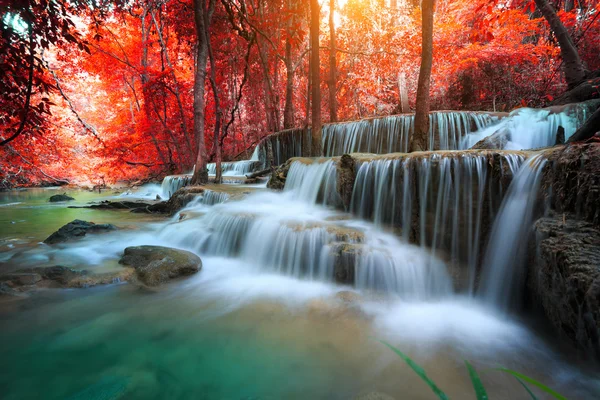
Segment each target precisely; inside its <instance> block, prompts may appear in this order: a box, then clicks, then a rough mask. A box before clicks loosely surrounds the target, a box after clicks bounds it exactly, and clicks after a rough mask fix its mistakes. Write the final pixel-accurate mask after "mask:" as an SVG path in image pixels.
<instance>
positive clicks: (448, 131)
mask: <svg viewBox="0 0 600 400" xmlns="http://www.w3.org/2000/svg"><path fill="white" fill-rule="evenodd" d="M496 120H497V118H496V117H493V116H491V115H489V114H485V113H475V112H471V111H437V112H432V113H431V114H430V115H429V121H430V124H429V149H430V150H457V149H459V148H460V141H461V138H462V137H464V136H465V135H468V134H469V133H471V132H473V131H476V130H479V129H482V128H484V127H486V126H488V125H490V124H493V123H494V122H495V121H496ZM413 131H414V115H393V116H389V117H382V118H372V119H365V120H360V121H354V122H343V123H338V124H326V125H324V126H323V139H322V147H323V154H324V155H326V156H328V157H333V156H341V155H342V154H350V153H374V154H385V153H405V152H407V151H408V144H409V138H410V135H411V134H412V133H413Z"/></svg>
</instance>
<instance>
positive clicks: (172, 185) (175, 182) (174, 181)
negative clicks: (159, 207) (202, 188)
mask: <svg viewBox="0 0 600 400" xmlns="http://www.w3.org/2000/svg"><path fill="white" fill-rule="evenodd" d="M191 182H192V175H171V176H166V177H165V178H164V179H163V181H162V184H161V191H162V194H163V195H162V197H163V198H166V199H168V198H170V197H171V196H172V195H173V193H175V192H176V191H178V190H179V189H181V188H182V187H184V186H187V185H189V184H190V183H191Z"/></svg>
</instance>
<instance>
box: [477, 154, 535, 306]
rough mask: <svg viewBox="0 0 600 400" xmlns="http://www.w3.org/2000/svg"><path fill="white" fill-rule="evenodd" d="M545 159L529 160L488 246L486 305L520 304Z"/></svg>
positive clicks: (484, 286) (511, 190)
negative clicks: (528, 247) (526, 258)
mask: <svg viewBox="0 0 600 400" xmlns="http://www.w3.org/2000/svg"><path fill="white" fill-rule="evenodd" d="M545 165H546V159H545V158H544V157H543V156H542V155H536V156H533V157H531V158H530V159H528V160H527V161H526V162H525V163H524V164H523V166H522V167H521V168H520V169H519V172H518V173H517V175H516V176H515V178H514V180H513V182H512V183H511V185H510V187H509V189H508V193H507V194H506V197H505V198H504V201H503V202H502V206H501V209H500V212H499V213H498V216H497V217H496V220H495V222H494V226H493V228H492V233H491V236H490V239H489V242H488V245H487V250H486V253H485V257H484V263H483V265H484V269H483V274H482V278H481V288H480V292H481V295H482V296H483V297H484V299H485V300H486V301H488V302H489V303H492V304H494V305H497V306H498V307H500V308H502V309H507V308H508V307H510V306H511V305H513V304H514V303H518V300H519V298H520V296H521V293H520V291H521V289H522V286H523V283H524V280H525V265H524V261H525V257H526V254H527V246H528V242H529V240H528V238H529V234H530V232H531V225H532V223H533V218H534V214H536V210H535V207H536V205H537V204H538V190H539V187H540V183H541V177H542V171H543V168H544V166H545Z"/></svg>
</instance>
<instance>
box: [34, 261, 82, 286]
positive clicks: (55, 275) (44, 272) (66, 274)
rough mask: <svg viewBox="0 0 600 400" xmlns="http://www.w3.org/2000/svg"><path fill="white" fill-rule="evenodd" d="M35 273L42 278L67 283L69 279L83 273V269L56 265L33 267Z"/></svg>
mask: <svg viewBox="0 0 600 400" xmlns="http://www.w3.org/2000/svg"><path fill="white" fill-rule="evenodd" d="M33 271H35V272H36V273H37V274H39V275H40V276H41V277H42V278H43V279H45V280H50V281H55V282H57V283H59V284H61V285H67V284H68V283H69V282H70V281H72V280H73V279H75V278H78V277H80V276H82V275H84V274H85V272H84V271H77V270H74V269H72V268H68V267H63V266H62V265H56V266H54V267H46V268H34V269H33Z"/></svg>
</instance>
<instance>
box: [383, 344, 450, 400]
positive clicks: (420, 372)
mask: <svg viewBox="0 0 600 400" xmlns="http://www.w3.org/2000/svg"><path fill="white" fill-rule="evenodd" d="M379 342H381V343H383V344H384V345H386V346H387V347H389V348H390V349H391V350H392V351H393V352H394V353H396V354H398V355H399V356H400V358H402V359H403V360H404V362H406V364H408V366H409V367H411V368H412V370H413V371H415V373H416V374H417V375H419V377H420V378H421V379H422V380H424V381H425V383H427V385H428V386H429V387H430V388H431V390H433V392H434V393H435V394H436V395H437V396H438V397H439V398H440V400H448V396H446V394H445V393H444V392H442V391H441V390H440V388H438V387H437V385H436V384H435V383H434V382H433V381H432V380H431V379H429V377H428V376H427V374H426V373H425V370H424V369H423V368H422V367H421V366H420V365H419V364H417V363H416V362H414V361H413V360H411V359H410V358H409V357H408V356H407V355H406V354H404V353H402V352H401V351H400V350H398V349H397V348H395V347H394V346H392V345H391V344H389V343H387V342H384V341H383V340H379Z"/></svg>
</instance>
